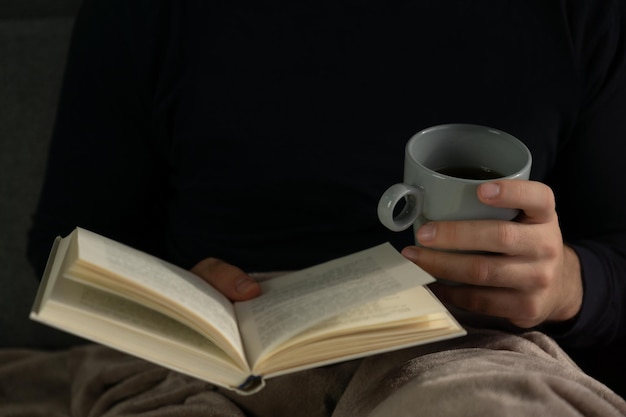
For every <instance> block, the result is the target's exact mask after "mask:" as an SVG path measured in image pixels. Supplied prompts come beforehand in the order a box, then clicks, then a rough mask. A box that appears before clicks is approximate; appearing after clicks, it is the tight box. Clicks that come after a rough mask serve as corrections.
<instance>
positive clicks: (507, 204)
mask: <svg viewBox="0 0 626 417" xmlns="http://www.w3.org/2000/svg"><path fill="white" fill-rule="evenodd" d="M478 199H479V200H480V201H481V202H483V203H484V204H487V205H490V206H494V207H503V208H513V209H520V210H522V211H523V213H524V218H525V219H526V220H527V221H529V222H534V223H545V222H549V221H551V220H552V219H553V217H554V216H556V211H555V205H556V204H555V199H554V193H553V192H552V189H551V188H550V187H548V186H546V185H545V184H542V183H540V182H536V181H522V180H502V181H493V182H488V183H484V184H481V185H480V186H479V187H478Z"/></svg>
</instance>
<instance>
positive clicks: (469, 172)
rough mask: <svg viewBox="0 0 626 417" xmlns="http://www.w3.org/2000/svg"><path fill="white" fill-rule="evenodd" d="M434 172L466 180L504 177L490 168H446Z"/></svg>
mask: <svg viewBox="0 0 626 417" xmlns="http://www.w3.org/2000/svg"><path fill="white" fill-rule="evenodd" d="M435 171H437V172H438V173H440V174H443V175H447V176H449V177H456V178H465V179H468V180H494V179H496V178H502V177H504V175H503V174H501V173H500V172H498V171H494V170H493V169H491V168H487V167H477V166H448V167H443V168H440V169H436V170H435Z"/></svg>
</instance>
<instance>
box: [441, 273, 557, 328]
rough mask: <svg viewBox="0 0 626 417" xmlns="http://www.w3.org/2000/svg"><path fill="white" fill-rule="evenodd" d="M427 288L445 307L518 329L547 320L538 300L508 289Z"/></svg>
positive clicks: (471, 287) (442, 285) (470, 287)
mask: <svg viewBox="0 0 626 417" xmlns="http://www.w3.org/2000/svg"><path fill="white" fill-rule="evenodd" d="M429 287H430V289H431V290H432V291H433V293H434V294H435V295H436V296H437V297H439V299H440V300H441V301H442V302H444V303H447V304H451V305H454V306H456V307H457V308H460V309H462V310H466V311H471V312H473V313H476V314H480V315H484V316H492V317H500V318H504V319H507V320H509V321H510V322H511V323H512V324H513V325H515V326H518V327H521V328H530V327H534V326H537V325H539V324H540V323H542V322H544V321H545V320H546V318H547V317H546V314H545V310H544V309H543V308H542V304H541V302H540V300H538V299H536V298H534V297H530V296H529V297H520V296H519V293H518V292H516V291H514V290H511V289H507V288H492V287H475V286H469V285H462V286H449V285H445V284H437V283H435V284H431V285H430V286H429Z"/></svg>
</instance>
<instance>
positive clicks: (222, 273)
mask: <svg viewBox="0 0 626 417" xmlns="http://www.w3.org/2000/svg"><path fill="white" fill-rule="evenodd" d="M191 272H193V273H194V274H196V275H198V276H199V277H200V278H202V279H204V280H205V281H206V282H208V283H209V284H211V285H212V286H213V287H215V288H216V289H217V290H218V291H220V292H221V293H222V294H224V295H225V296H226V297H228V299H230V300H231V301H245V300H249V299H251V298H254V297H256V296H258V295H259V294H261V287H260V286H259V284H258V283H257V282H256V281H255V280H254V279H252V277H250V275H248V274H246V273H245V272H244V271H242V270H241V269H240V268H237V267H236V266H234V265H231V264H229V263H226V262H224V261H222V260H220V259H216V258H206V259H204V260H202V261H200V262H198V263H197V264H196V266H194V267H193V268H191Z"/></svg>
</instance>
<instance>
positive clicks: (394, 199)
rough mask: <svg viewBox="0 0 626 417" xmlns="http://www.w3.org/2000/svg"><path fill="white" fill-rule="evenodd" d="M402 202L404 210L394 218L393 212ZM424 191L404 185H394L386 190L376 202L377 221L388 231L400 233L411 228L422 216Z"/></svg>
mask: <svg viewBox="0 0 626 417" xmlns="http://www.w3.org/2000/svg"><path fill="white" fill-rule="evenodd" d="M400 200H404V203H405V204H404V208H403V209H402V212H401V213H400V214H398V215H397V216H396V217H394V216H393V211H394V210H395V208H396V205H397V204H398V203H399V202H400ZM423 206H424V191H423V190H422V189H421V188H418V187H412V186H410V185H406V184H394V185H392V186H391V187H389V188H388V189H387V191H385V192H384V193H383V195H382V196H381V197H380V200H379V201H378V219H379V220H380V222H381V223H382V224H383V225H384V226H385V227H387V228H388V229H389V230H391V231H394V232H401V231H403V230H406V229H408V228H409V227H411V225H412V224H413V223H415V220H417V218H418V217H419V216H420V215H421V214H422V207H423Z"/></svg>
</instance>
